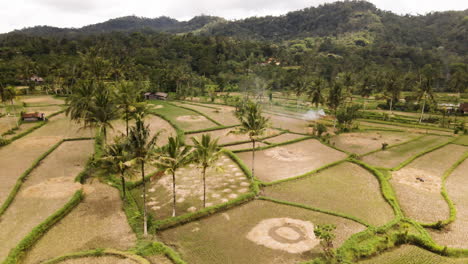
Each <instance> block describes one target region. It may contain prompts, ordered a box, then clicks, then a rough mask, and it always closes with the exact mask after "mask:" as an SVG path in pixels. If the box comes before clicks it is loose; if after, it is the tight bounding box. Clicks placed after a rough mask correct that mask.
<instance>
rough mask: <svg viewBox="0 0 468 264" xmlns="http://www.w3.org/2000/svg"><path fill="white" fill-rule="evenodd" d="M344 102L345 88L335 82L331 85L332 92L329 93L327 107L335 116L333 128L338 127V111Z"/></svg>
mask: <svg viewBox="0 0 468 264" xmlns="http://www.w3.org/2000/svg"><path fill="white" fill-rule="evenodd" d="M342 100H343V87H342V85H341V84H340V83H339V82H335V83H334V84H332V85H331V87H330V91H329V92H328V100H327V105H328V107H329V108H330V109H332V110H333V113H334V115H335V120H334V122H333V128H335V126H336V110H337V109H338V107H339V106H340V104H341V101H342Z"/></svg>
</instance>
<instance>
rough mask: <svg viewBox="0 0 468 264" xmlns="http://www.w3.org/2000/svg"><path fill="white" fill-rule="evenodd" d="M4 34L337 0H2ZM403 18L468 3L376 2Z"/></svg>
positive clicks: (280, 9) (262, 11) (235, 14)
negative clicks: (132, 17)
mask: <svg viewBox="0 0 468 264" xmlns="http://www.w3.org/2000/svg"><path fill="white" fill-rule="evenodd" d="M1 2H3V3H1V8H0V33H5V32H9V31H11V30H14V29H21V28H24V27H31V26H36V25H49V26H57V27H81V26H84V25H89V24H95V23H98V22H103V21H106V20H108V19H110V18H115V17H120V16H127V15H137V16H144V17H150V18H154V17H158V16H162V15H165V16H170V17H173V18H176V19H179V20H188V19H190V18H192V17H193V16H196V15H199V14H207V15H215V16H221V17H224V18H227V19H240V18H245V17H249V16H265V15H280V14H285V13H287V12H288V11H293V10H298V9H302V8H305V7H310V6H317V5H319V4H322V3H326V2H334V1H332V0H2V1H1ZM370 2H372V3H374V4H375V5H376V6H377V7H378V8H380V9H384V10H390V11H393V12H396V13H399V14H406V13H410V14H425V13H427V12H431V11H445V10H464V9H466V8H468V4H467V2H466V0H371V1H370Z"/></svg>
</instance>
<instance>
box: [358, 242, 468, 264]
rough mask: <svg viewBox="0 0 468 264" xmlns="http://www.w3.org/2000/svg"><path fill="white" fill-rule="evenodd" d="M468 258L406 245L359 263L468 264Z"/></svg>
mask: <svg viewBox="0 0 468 264" xmlns="http://www.w3.org/2000/svg"><path fill="white" fill-rule="evenodd" d="M466 263H468V258H461V259H457V258H447V257H443V256H440V255H437V254H435V253H432V252H430V251H427V250H424V249H422V248H418V247H416V246H410V245H404V246H401V247H398V248H395V249H392V250H389V251H387V252H384V253H382V254H381V255H379V256H377V257H374V258H371V259H369V260H363V261H360V262H359V264H466Z"/></svg>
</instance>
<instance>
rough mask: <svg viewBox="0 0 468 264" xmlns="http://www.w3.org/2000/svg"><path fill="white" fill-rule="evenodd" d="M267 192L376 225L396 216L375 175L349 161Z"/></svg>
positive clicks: (266, 192) (276, 197) (281, 198)
mask: <svg viewBox="0 0 468 264" xmlns="http://www.w3.org/2000/svg"><path fill="white" fill-rule="evenodd" d="M263 195H264V196H267V197H271V198H274V199H278V200H283V201H289V202H293V203H299V204H304V205H307V206H310V207H314V208H320V209H324V210H329V211H334V212H338V213H341V214H346V215H351V216H354V217H357V218H359V219H361V220H363V221H365V222H367V223H369V224H371V225H375V226H380V225H383V224H385V223H387V222H389V221H390V220H391V219H392V218H393V217H394V215H393V211H392V208H391V207H390V206H389V205H388V204H387V202H386V201H385V200H384V198H383V197H382V195H381V194H380V185H379V182H378V181H377V179H376V178H375V176H374V175H372V174H371V173H369V172H368V171H367V170H365V169H363V168H361V167H360V166H358V165H355V164H352V163H348V162H345V163H341V164H339V165H336V166H333V167H331V168H328V169H326V170H324V171H322V172H319V173H317V174H313V175H310V176H308V177H306V178H303V179H299V180H294V181H290V182H285V183H282V184H278V185H273V186H270V187H266V188H265V189H264V193H263Z"/></svg>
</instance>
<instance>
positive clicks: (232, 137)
mask: <svg viewBox="0 0 468 264" xmlns="http://www.w3.org/2000/svg"><path fill="white" fill-rule="evenodd" d="M235 131H236V128H226V129H219V130H213V131H208V132H203V133H195V134H188V135H186V136H185V138H186V143H187V144H192V140H191V139H190V138H191V137H195V138H198V139H200V138H201V136H202V135H203V134H208V135H211V138H218V139H219V140H218V144H220V145H225V144H229V143H234V142H244V141H249V136H248V135H245V134H238V133H234V132H235ZM279 133H280V131H278V130H276V129H271V128H270V129H267V131H266V132H265V134H264V135H263V137H269V136H273V135H277V134H279Z"/></svg>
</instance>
